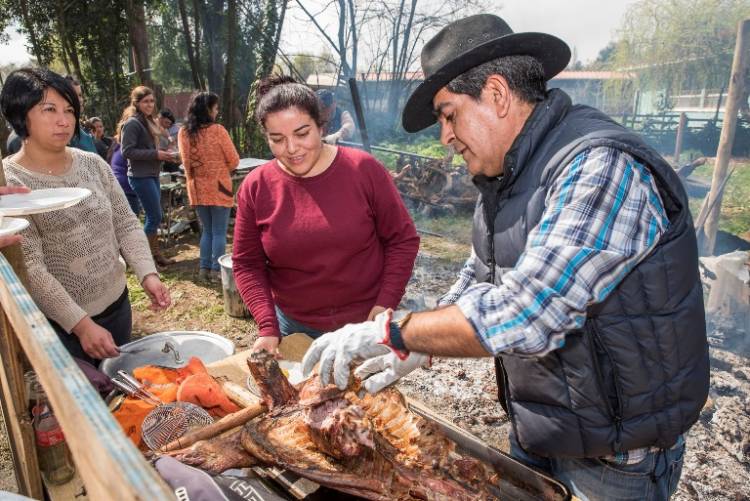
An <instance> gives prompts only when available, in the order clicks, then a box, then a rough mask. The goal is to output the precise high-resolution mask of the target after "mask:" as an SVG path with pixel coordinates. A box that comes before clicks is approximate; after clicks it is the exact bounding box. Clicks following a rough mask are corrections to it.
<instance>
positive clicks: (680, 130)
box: [674, 111, 687, 166]
mask: <svg viewBox="0 0 750 501" xmlns="http://www.w3.org/2000/svg"><path fill="white" fill-rule="evenodd" d="M686 126H687V114H686V113H685V112H684V111H683V112H682V113H680V122H679V124H678V125H677V138H676V139H675V142H674V164H675V165H676V166H679V165H680V153H682V139H683V136H684V135H685V128H686Z"/></svg>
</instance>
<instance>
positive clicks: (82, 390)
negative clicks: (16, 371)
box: [0, 257, 174, 501]
mask: <svg viewBox="0 0 750 501" xmlns="http://www.w3.org/2000/svg"><path fill="white" fill-rule="evenodd" d="M0 304H1V305H2V308H3V310H4V311H5V313H6V315H7V316H8V319H9V321H10V324H11V325H12V326H13V329H14V330H15V331H16V334H17V336H18V341H19V342H20V344H21V346H22V347H23V349H24V351H25V352H26V355H27V356H28V358H29V361H30V362H31V365H32V366H33V368H34V370H35V371H36V373H37V377H38V379H39V381H40V382H41V383H42V386H43V387H44V390H45V392H46V394H47V397H48V398H49V400H50V402H51V403H52V408H53V409H54V411H55V416H56V417H57V419H58V421H59V422H60V425H61V426H62V429H63V431H64V432H65V437H66V441H67V443H68V446H69V447H70V451H71V453H72V454H73V459H74V461H75V463H76V467H77V469H78V473H79V474H80V476H81V478H82V479H83V482H84V484H85V485H86V489H87V491H88V494H89V498H90V499H107V500H117V501H119V500H123V501H135V500H139V501H144V500H149V501H150V500H154V501H157V500H172V499H174V494H173V493H172V491H171V490H170V488H169V487H168V486H167V485H166V484H165V483H164V481H163V480H162V479H161V478H160V477H159V476H158V475H157V474H156V472H155V471H154V470H153V469H152V468H151V467H150V466H149V465H148V463H147V462H146V461H145V459H144V458H143V456H142V455H141V453H140V451H139V450H138V449H137V448H136V447H135V445H133V443H132V442H131V441H130V440H128V439H127V437H126V436H125V435H124V434H123V432H122V430H121V428H120V425H119V424H118V423H117V422H116V421H115V419H114V418H113V417H112V415H111V414H110V412H109V410H108V409H107V406H106V405H105V404H104V401H103V400H102V399H101V397H100V396H99V394H98V393H97V392H96V390H95V389H94V387H93V386H92V385H91V384H90V383H89V381H88V380H87V379H86V377H85V376H84V375H83V373H82V372H81V370H80V369H79V368H78V365H77V364H76V363H75V362H74V361H73V358H72V357H71V356H70V354H69V353H68V351H67V350H66V349H65V347H64V346H63V344H62V343H61V342H60V340H59V339H58V337H57V334H56V333H55V331H54V330H53V329H52V327H50V325H49V322H48V321H47V319H46V317H45V316H44V315H43V314H42V312H41V311H39V308H38V307H37V306H36V304H35V303H34V301H33V300H32V299H31V296H29V294H28V292H27V291H26V289H25V288H24V287H23V286H22V285H21V283H20V281H19V279H18V277H17V276H16V274H15V273H14V272H13V269H12V268H11V266H10V264H9V263H8V261H7V260H6V259H5V258H4V257H0Z"/></svg>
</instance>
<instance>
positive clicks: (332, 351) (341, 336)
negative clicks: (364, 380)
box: [302, 310, 392, 390]
mask: <svg viewBox="0 0 750 501" xmlns="http://www.w3.org/2000/svg"><path fill="white" fill-rule="evenodd" d="M391 314H392V312H391V310H386V311H385V312H383V313H381V314H379V315H377V316H376V317H375V319H374V320H372V321H370V322H363V323H361V324H349V325H345V326H344V327H342V328H340V329H339V330H337V331H334V332H329V333H328V334H324V335H323V336H321V337H319V338H318V339H316V340H315V342H313V344H312V345H311V346H310V349H309V350H307V353H306V354H305V358H304V359H303V360H302V374H303V375H304V376H305V377H307V376H308V375H309V374H310V372H312V369H313V367H315V364H316V363H318V360H320V382H321V384H322V385H323V386H326V385H327V384H328V383H329V382H330V380H331V377H330V372H331V369H333V381H334V382H335V383H336V386H338V387H339V389H341V390H345V389H346V387H347V385H348V384H349V372H350V365H351V363H352V362H353V361H354V360H355V359H364V360H366V359H368V358H373V357H378V356H380V355H385V354H387V353H390V352H391V348H389V347H388V346H387V345H386V344H385V343H386V342H387V341H388V323H389V322H390V321H391Z"/></svg>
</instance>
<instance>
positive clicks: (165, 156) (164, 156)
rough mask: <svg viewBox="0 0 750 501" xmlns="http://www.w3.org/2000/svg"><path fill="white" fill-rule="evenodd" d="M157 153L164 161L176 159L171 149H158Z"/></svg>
mask: <svg viewBox="0 0 750 501" xmlns="http://www.w3.org/2000/svg"><path fill="white" fill-rule="evenodd" d="M156 154H157V158H158V159H159V160H161V161H162V162H171V161H172V160H174V155H172V153H171V152H169V151H166V150H158V151H157V153H156Z"/></svg>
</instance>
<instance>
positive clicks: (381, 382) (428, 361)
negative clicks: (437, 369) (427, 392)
mask: <svg viewBox="0 0 750 501" xmlns="http://www.w3.org/2000/svg"><path fill="white" fill-rule="evenodd" d="M430 365H432V357H431V356H430V355H424V354H422V353H409V356H407V357H406V359H403V360H402V359H401V358H399V357H398V355H396V354H395V353H388V354H386V355H381V356H379V357H375V358H371V359H369V360H366V361H365V362H364V363H363V364H362V365H360V366H359V367H357V369H356V370H355V371H354V375H355V376H357V377H358V378H360V379H361V380H362V381H363V383H362V386H364V388H365V390H367V391H368V392H369V393H372V394H375V393H377V392H379V391H380V390H382V389H383V388H385V387H386V386H390V385H392V384H393V383H395V382H396V381H398V380H399V379H401V378H402V377H404V376H406V375H407V374H409V373H410V372H411V371H413V370H414V369H418V368H419V367H429V366H430Z"/></svg>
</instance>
